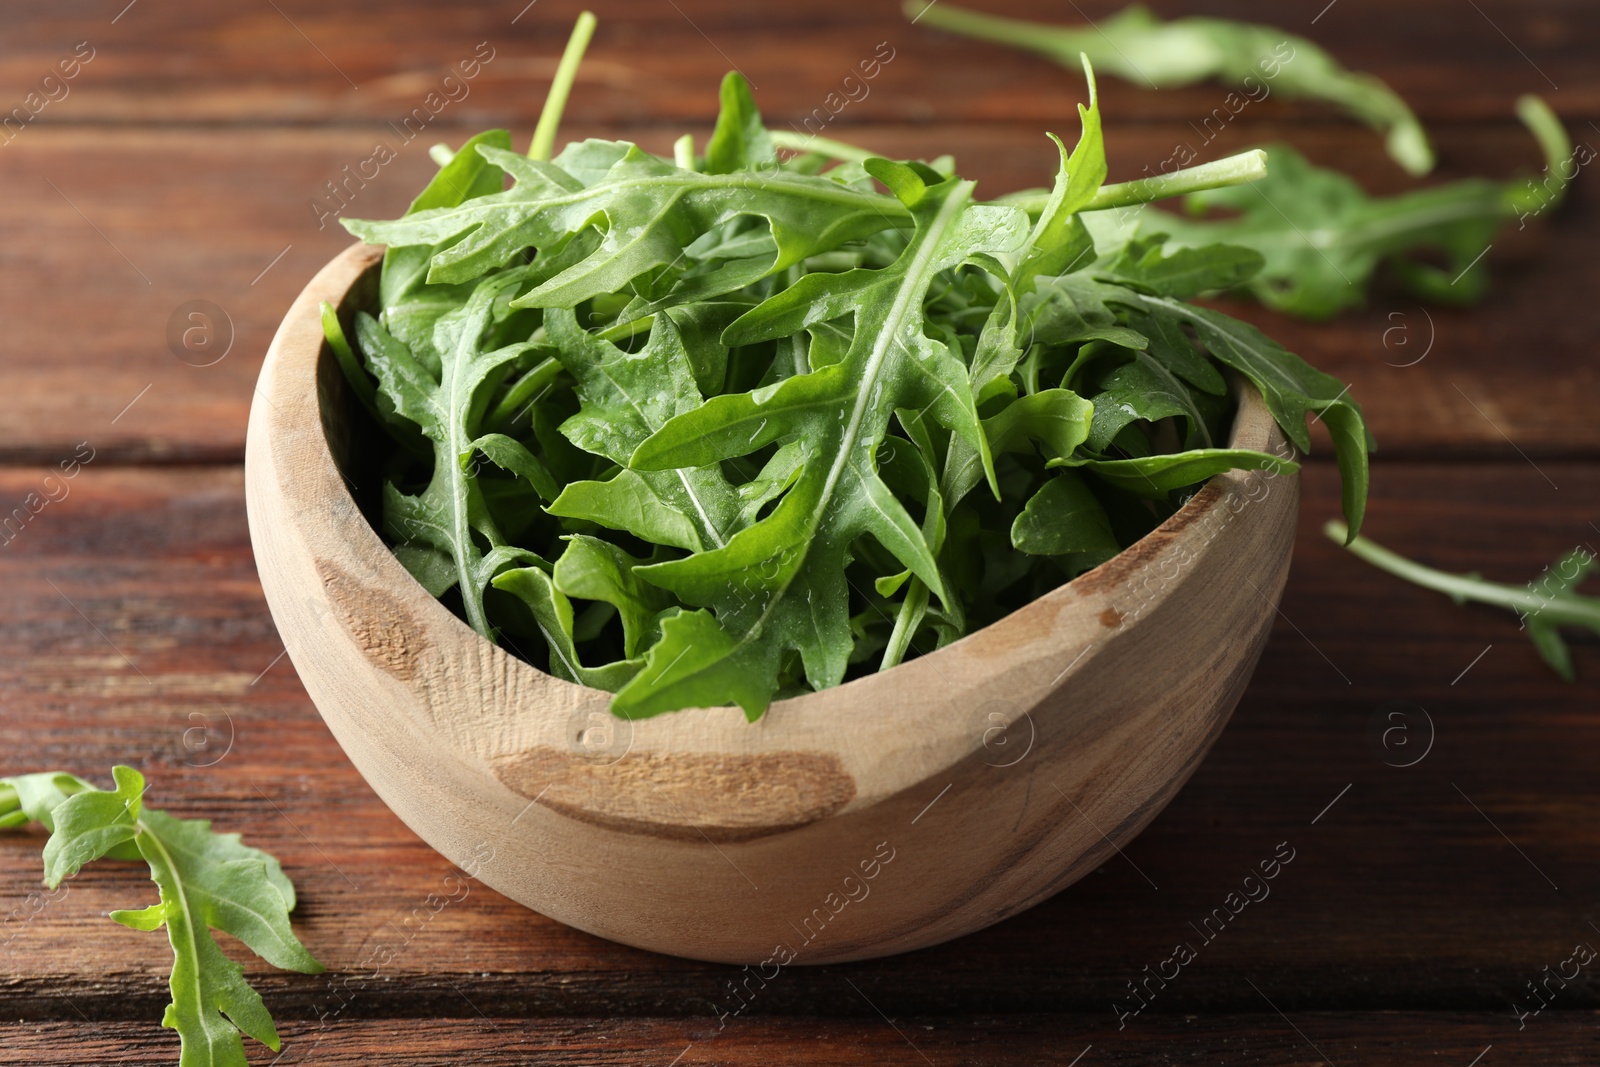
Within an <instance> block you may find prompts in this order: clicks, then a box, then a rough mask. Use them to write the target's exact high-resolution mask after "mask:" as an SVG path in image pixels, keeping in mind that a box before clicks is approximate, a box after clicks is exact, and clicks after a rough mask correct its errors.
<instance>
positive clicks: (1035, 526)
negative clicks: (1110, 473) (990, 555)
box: [1011, 471, 1122, 563]
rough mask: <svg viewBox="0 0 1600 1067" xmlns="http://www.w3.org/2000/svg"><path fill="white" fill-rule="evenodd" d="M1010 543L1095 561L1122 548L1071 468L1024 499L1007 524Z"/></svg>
mask: <svg viewBox="0 0 1600 1067" xmlns="http://www.w3.org/2000/svg"><path fill="white" fill-rule="evenodd" d="M1011 543H1012V544H1013V545H1014V546H1016V549H1017V551H1018V552H1026V553H1028V554H1029V555H1031V556H1062V555H1066V554H1068V553H1072V554H1075V555H1076V554H1082V555H1084V556H1092V557H1093V558H1094V560H1095V562H1096V563H1103V562H1104V561H1105V560H1108V559H1110V558H1111V557H1112V556H1115V555H1116V554H1117V553H1118V552H1121V551H1122V546H1121V545H1120V544H1119V543H1118V542H1117V538H1116V535H1115V534H1114V533H1112V532H1111V520H1110V519H1109V518H1107V517H1106V509H1105V508H1104V507H1102V506H1101V505H1100V501H1098V500H1096V499H1095V496H1094V494H1093V493H1092V492H1090V490H1089V486H1088V485H1087V484H1086V483H1085V482H1084V480H1083V479H1082V478H1081V477H1079V476H1078V475H1077V474H1076V473H1074V472H1073V471H1062V472H1060V473H1059V474H1057V475H1056V476H1055V477H1053V478H1051V479H1050V480H1049V481H1047V482H1045V483H1044V485H1043V486H1041V487H1040V489H1039V491H1038V492H1037V493H1035V494H1033V496H1032V497H1030V498H1029V499H1028V503H1027V505H1026V506H1025V507H1024V508H1023V509H1022V513H1021V514H1020V515H1018V516H1017V518H1016V521H1015V522H1013V523H1012V525H1011Z"/></svg>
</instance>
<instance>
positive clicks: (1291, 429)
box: [1122, 291, 1372, 536]
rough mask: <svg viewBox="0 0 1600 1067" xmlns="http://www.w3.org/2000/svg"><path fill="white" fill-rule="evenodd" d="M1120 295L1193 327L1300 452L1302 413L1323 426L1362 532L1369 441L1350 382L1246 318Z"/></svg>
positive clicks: (1352, 519)
mask: <svg viewBox="0 0 1600 1067" xmlns="http://www.w3.org/2000/svg"><path fill="white" fill-rule="evenodd" d="M1122 299H1126V300H1127V301H1128V303H1129V305H1130V306H1133V307H1136V308H1138V309H1139V310H1140V311H1142V312H1144V313H1146V314H1148V315H1150V316H1151V317H1153V318H1158V319H1166V320H1168V321H1169V322H1170V323H1172V324H1175V325H1177V326H1188V327H1190V328H1192V329H1193V330H1194V332H1195V336H1196V338H1197V339H1198V340H1199V341H1200V343H1201V344H1203V345H1204V346H1205V348H1206V350H1207V351H1208V352H1209V353H1210V354H1211V355H1212V357H1213V358H1215V359H1216V360H1218V361H1219V362H1221V363H1223V364H1225V365H1226V366H1229V367H1232V368H1233V369H1234V370H1236V371H1238V372H1239V373H1240V374H1243V375H1244V376H1245V377H1246V378H1248V379H1249V380H1250V382H1251V384H1252V385H1254V386H1255V387H1256V388H1257V389H1259V390H1260V391H1261V396H1262V398H1263V399H1264V400H1265V401H1266V402H1267V410H1268V411H1270V412H1272V417H1273V418H1274V419H1275V420H1276V421H1277V423H1278V425H1279V427H1281V428H1282V430H1283V432H1284V433H1285V434H1287V435H1288V437H1289V440H1291V441H1293V442H1294V444H1295V447H1297V448H1298V449H1299V450H1300V451H1301V452H1309V451H1311V431H1310V429H1309V427H1308V426H1307V424H1306V417H1307V416H1308V415H1315V416H1316V418H1317V419H1318V420H1319V421H1321V422H1322V423H1323V425H1325V426H1327V428H1328V432H1329V434H1330V435H1331V436H1332V438H1333V446H1334V453H1335V457H1336V458H1337V460H1338V464H1339V475H1340V478H1341V480H1342V486H1343V503H1344V514H1345V520H1346V521H1347V522H1348V523H1349V524H1350V529H1351V536H1354V535H1355V534H1357V533H1360V532H1361V519H1362V516H1363V515H1365V514H1366V506H1367V478H1368V471H1367V453H1368V452H1369V451H1370V450H1371V448H1372V441H1371V436H1370V434H1369V433H1368V431H1367V426H1366V421H1365V420H1364V419H1363V418H1362V415H1361V406H1360V405H1359V404H1357V403H1356V402H1355V401H1354V400H1351V399H1350V398H1349V396H1348V393H1349V390H1350V387H1349V386H1347V385H1344V384H1343V383H1342V382H1340V381H1339V380H1338V379H1337V378H1334V377H1332V376H1331V375H1327V374H1323V373H1322V372H1321V371H1318V370H1316V369H1314V368H1313V367H1312V366H1311V365H1310V364H1308V363H1306V362H1305V361H1304V360H1302V359H1301V358H1300V357H1299V356H1297V355H1295V354H1294V353H1292V352H1290V351H1289V350H1288V349H1286V348H1284V347H1283V346H1282V345H1280V344H1278V343H1277V342H1276V341H1274V340H1272V339H1271V338H1270V337H1268V336H1267V335H1266V334H1264V333H1262V332H1261V331H1260V330H1258V329H1256V328H1255V327H1254V326H1251V325H1250V324H1249V323H1247V322H1240V321H1239V320H1238V319H1233V318H1229V317H1228V316H1227V315H1224V314H1222V313H1221V312H1220V311H1213V310H1211V309H1210V308H1201V307H1195V306H1194V305H1193V304H1185V303H1183V302H1182V301H1180V300H1173V299H1172V298H1170V297H1164V296H1151V295H1148V294H1144V293H1132V292H1131V291H1130V292H1129V295H1128V296H1127V297H1125V298H1122Z"/></svg>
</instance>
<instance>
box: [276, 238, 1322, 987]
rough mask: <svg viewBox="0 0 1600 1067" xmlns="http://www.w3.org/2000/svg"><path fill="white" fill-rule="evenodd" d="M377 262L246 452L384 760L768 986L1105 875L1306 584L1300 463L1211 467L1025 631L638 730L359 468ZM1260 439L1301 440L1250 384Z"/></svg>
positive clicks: (316, 639)
mask: <svg viewBox="0 0 1600 1067" xmlns="http://www.w3.org/2000/svg"><path fill="white" fill-rule="evenodd" d="M380 255H381V250H380V249H374V248H370V247H364V246H360V245H357V246H354V247H352V248H350V249H348V250H346V251H345V252H344V253H343V254H342V255H340V256H339V257H338V258H336V259H334V260H333V261H332V262H331V263H329V264H328V265H327V266H326V267H324V268H323V269H322V271H321V272H320V273H319V274H318V275H317V276H316V277H315V278H314V279H313V280H312V282H311V284H310V285H308V286H307V287H306V289H305V291H304V292H302V293H301V294H300V296H299V298H298V299H297V300H296V301H295V303H294V306H293V307H292V308H291V309H290V311H289V314H288V316H287V317H286V318H285V319H284V321H283V325H282V326H281V327H280V328H279V330H278V334H277V337H276V338H275V339H274V340H273V342H272V347H271V349H270V350H269V351H268V353H267V359H266V364H265V366H264V367H263V368H262V371H261V380H260V384H259V386H258V388H257V393H256V402H255V403H254V405H253V406H252V408H251V412H250V431H249V444H248V449H247V453H246V460H245V475H246V491H247V497H248V501H249V511H250V536H251V540H252V542H253V544H254V547H255V554H256V563H257V566H258V568H259V569H260V573H261V584H262V587H263V588H264V589H265V591H266V597H267V602H268V604H269V605H271V608H272V616H273V619H274V620H275V621H276V622H277V625H278V630H279V632H280V633H281V634H282V635H283V641H284V644H285V645H286V646H287V648H288V650H289V655H290V656H291V657H292V658H293V660H294V665H295V669H296V670H297V671H298V672H299V674H300V678H301V680H302V681H303V682H304V683H305V687H306V690H307V691H308V692H309V693H310V694H311V698H312V700H313V701H315V702H316V705H317V708H318V709H319V710H320V711H321V713H322V716H323V718H324V719H326V720H327V723H328V726H329V728H330V729H331V730H332V731H333V734H334V736H335V737H337V738H338V740H339V743H340V744H341V745H343V746H344V750H345V752H346V753H348V755H349V756H350V759H351V761H352V762H354V763H355V765H356V767H357V769H358V770H360V772H361V773H362V775H364V776H365V777H366V779H367V781H368V782H369V783H371V785H372V787H373V788H374V789H375V790H376V791H377V792H378V795H379V796H381V797H382V798H383V800H384V802H385V803H387V804H388V805H389V807H390V808H392V809H393V810H394V811H395V813H396V814H397V815H399V816H400V818H401V819H403V820H404V821H405V822H406V824H407V825H408V826H410V827H411V828H412V829H413V830H415V831H416V832H417V833H418V834H420V835H421V836H422V837H423V839H424V840H426V841H427V842H428V843H429V844H431V845H432V846H433V847H434V848H436V849H438V850H439V851H440V852H441V853H443V854H444V855H445V856H446V857H447V858H449V859H450V860H451V861H452V862H454V863H456V864H458V865H460V866H461V867H462V868H463V869H464V870H466V871H467V872H469V873H472V874H475V875H476V876H477V877H478V878H480V879H481V880H482V881H484V882H485V883H487V884H488V885H490V886H492V887H493V888H495V889H497V890H499V891H500V892H502V893H504V894H506V895H507V896H509V897H511V898H513V899H515V900H518V901H521V902H522V903H524V904H526V905H527V906H528V907H530V908H533V909H535V910H537V911H539V912H542V913H543V914H545V915H548V916H550V917H552V918H554V919H557V920H560V921H561V922H564V923H567V924H569V925H571V926H575V927H577V928H579V929H581V930H587V931H590V932H591V933H595V934H599V935H601V936H602V937H608V938H611V939H612V940H615V941H621V942H624V943H626V944H629V945H636V946H639V947H641V948H647V949H653V950H655V951H658V952H667V953H672V954H674V955H679V956H690V957H694V958H697V959H703V960H717V961H725V962H732V963H745V964H754V965H759V970H758V972H757V973H759V974H760V975H761V976H762V978H763V980H764V979H767V978H771V977H772V974H773V973H776V972H775V971H774V972H772V973H769V972H768V968H780V969H781V967H783V966H785V965H788V964H790V963H834V962H839V961H843V960H858V959H866V958H870V957H874V956H883V955H887V954H890V953H895V952H904V951H906V950H908V949H914V948H919V947H921V946H924V945H932V944H936V943H938V942H941V941H946V940H949V939H950V938H953V937H958V936H960V935H962V934H966V933H970V932H972V931H974V930H978V929H981V928H982V927H985V926H988V925H989V924H991V923H994V922H998V921H999V920H1001V919H1003V918H1005V917H1006V916H1008V915H1013V914H1015V913H1016V912H1018V911H1021V910H1022V909H1024V908H1027V907H1029V906H1031V905H1033V904H1035V903H1037V902H1038V901H1040V900H1043V899H1044V898H1045V897H1048V896H1050V895H1051V894H1053V893H1055V892H1056V891H1058V890H1060V889H1061V888H1062V887H1064V886H1067V885H1070V884H1072V883H1073V882H1074V881H1076V880H1077V879H1078V878H1080V877H1082V876H1083V875H1084V874H1085V873H1087V872H1088V871H1091V870H1093V869H1094V868H1095V867H1097V866H1098V865H1100V864H1101V863H1103V862H1105V861H1106V859H1107V858H1108V857H1109V856H1110V854H1111V853H1112V850H1113V849H1116V848H1118V847H1120V846H1122V845H1125V844H1126V843H1127V842H1128V841H1129V840H1130V839H1131V838H1132V837H1133V836H1134V835H1135V834H1137V833H1138V832H1139V831H1140V830H1141V829H1142V828H1143V827H1144V826H1145V824H1147V823H1148V822H1149V821H1150V820H1151V819H1152V818H1154V817H1155V815H1156V813H1157V812H1159V811H1160V810H1161V809H1162V807H1163V806H1165V805H1166V803H1167V802H1168V801H1169V800H1171V799H1172V797H1173V795H1174V794H1175V793H1176V792H1177V791H1178V789H1179V787H1180V786H1182V785H1183V783H1184V781H1185V780H1186V779H1188V777H1189V775H1190V773H1191V772H1193V770H1194V768H1195V766H1196V765H1197V764H1198V763H1199V761H1200V758H1201V757H1202V756H1203V755H1204V754H1205V752H1206V750H1207V748H1209V747H1210V745H1211V743H1212V741H1213V740H1214V739H1215V738H1216V736H1217V734H1218V732H1219V731H1221V729H1222V727H1223V724H1224V723H1226V722H1227V719H1228V716H1229V714H1230V713H1231V712H1232V710H1233V707H1234V704H1235V703H1236V702H1237V701H1238V699H1239V695H1240V693H1241V692H1242V691H1243V690H1244V687H1245V683H1246V682H1247V681H1248V679H1249V677H1250V673H1251V670H1252V669H1253V668H1254V666H1255V663H1256V660H1257V658H1258V657H1259V655H1260V653H1261V648H1262V645H1263V644H1264V643H1265V641H1266V637H1267V633H1268V631H1269V629H1270V628H1271V624H1272V619H1273V615H1274V611H1275V606H1276V603H1277V600H1278V597H1279V595H1280V593H1281V592H1282V589H1283V584H1284V581H1285V579H1286V577H1287V575H1288V569H1289V556H1290V551H1291V548H1292V546H1293V538H1294V528H1295V513H1296V509H1297V507H1298V499H1299V484H1298V481H1297V479H1296V477H1294V476H1281V477H1271V476H1266V475H1262V474H1259V473H1251V474H1246V473H1243V472H1237V471H1236V472H1233V473H1230V474H1225V475H1221V476H1218V477H1216V478H1213V479H1212V480H1211V482H1210V483H1209V484H1208V485H1207V486H1206V487H1205V488H1204V489H1203V490H1202V491H1201V492H1200V493H1199V494H1197V495H1196V496H1195V497H1194V498H1193V499H1192V500H1191V501H1190V502H1189V503H1188V504H1187V505H1185V506H1184V507H1183V508H1182V510H1180V511H1179V512H1178V513H1177V514H1176V515H1174V516H1173V517H1172V518H1171V519H1170V520H1169V521H1168V522H1166V523H1165V524H1164V525H1163V526H1162V527H1161V528H1160V529H1158V530H1156V531H1155V532H1153V533H1151V534H1150V535H1149V536H1147V537H1145V538H1144V539H1143V540H1141V541H1139V542H1138V543H1137V544H1135V545H1133V546H1132V547H1130V548H1129V549H1128V550H1127V551H1125V552H1123V553H1122V554H1121V555H1119V556H1117V557H1116V558H1115V559H1113V560H1111V561H1110V562H1108V563H1106V564H1105V565H1104V566H1101V567H1099V568H1096V569H1095V570H1093V571H1090V572H1089V573H1087V574H1085V575H1082V576H1081V577H1079V578H1078V579H1076V580H1075V581H1072V582H1070V583H1068V584H1066V585H1064V586H1062V587H1060V588H1058V589H1056V590H1054V591H1053V592H1051V593H1049V594H1048V595H1046V596H1044V597H1041V598H1040V599H1039V600H1037V601H1035V602H1034V603H1032V604H1029V605H1028V606H1027V607H1025V608H1023V609H1021V610H1019V611H1017V612H1015V613H1013V614H1012V615H1009V616H1007V617H1006V618H1005V619H1003V620H1001V621H1000V622H997V623H995V624H994V625H992V626H989V627H987V628H985V629H983V630H980V631H978V632H976V633H974V634H971V635H970V636H968V637H966V638H964V639H963V640H961V641H958V642H956V643H955V644H953V645H950V646H949V647H947V648H944V649H941V650H939V651H937V652H934V653H932V654H930V655H926V656H922V657H920V658H918V659H914V660H912V661H910V662H908V663H905V664H903V665H901V666H898V667H895V668H894V669H893V670H890V671H887V672H884V673H880V674H874V675H871V676H869V677H864V678H860V679H858V680H856V681H852V682H849V683H847V684H845V685H841V686H839V687H837V688H834V689H828V690H825V691H823V692H819V693H813V694H809V695H806V696H802V697H798V698H795V699H792V700H784V701H780V702H778V703H776V704H774V705H773V706H772V707H771V709H770V710H769V711H768V712H767V714H766V715H765V717H763V718H762V719H761V720H760V721H758V722H756V723H754V724H751V723H748V722H746V721H745V718H744V716H743V714H742V713H741V712H740V711H739V710H738V709H737V708H732V707H726V708H701V709H693V710H688V711H681V712H676V713H673V714H668V715H662V716H659V717H657V718H654V719H648V720H644V721H640V722H631V723H630V722H628V721H625V720H620V719H617V718H614V717H613V716H612V715H611V714H610V713H609V711H608V710H607V708H608V702H609V696H610V695H609V694H607V693H604V692H600V691H598V690H594V689H588V688H585V687H583V686H578V685H573V684H571V683H569V682H565V681H561V680H559V679H556V678H554V677H551V676H550V675H548V674H545V673H544V672H542V671H540V670H538V669H536V668H534V667H532V666H530V665H529V664H527V663H526V662H524V661H522V660H520V659H517V658H515V657H513V656H512V655H510V654H509V653H507V652H505V651H503V650H502V649H500V648H498V647H496V646H495V645H493V644H491V643H489V642H488V641H485V640H483V639H482V638H481V637H479V636H478V635H477V634H476V633H474V632H473V631H472V630H471V629H470V628H469V627H468V626H467V625H466V624H465V623H463V622H461V621H460V620H458V619H457V618H456V617H455V616H454V615H452V614H451V613H450V611H449V610H448V609H446V608H445V607H444V606H443V605H442V604H440V603H439V602H438V601H436V600H435V599H434V598H433V597H431V596H429V595H428V593H427V592H426V591H425V590H424V589H423V588H422V586H420V585H418V584H417V582H416V581H415V580H413V579H412V577H411V576H410V574H408V573H407V572H406V570H405V568H404V567H402V566H401V565H400V563H399V562H398V561H397V560H396V559H395V558H394V556H393V555H392V554H391V553H390V551H389V549H388V548H387V547H386V546H385V545H384V543H383V542H382V541H381V540H380V539H379V537H378V534H377V533H376V532H374V529H373V527H372V525H371V523H370V522H369V520H368V518H367V514H365V513H364V512H363V507H362V506H361V505H360V504H358V501H357V498H356V496H353V495H352V490H351V488H350V487H351V486H352V485H364V486H369V487H370V486H371V485H372V483H373V481H374V479H373V478H372V477H371V472H368V473H367V475H365V476H363V475H360V474H358V473H356V472H355V471H354V469H353V467H354V466H355V465H358V464H359V462H360V460H359V449H352V448H351V447H350V446H351V439H350V434H349V429H348V427H349V426H350V424H351V421H352V419H351V413H352V411H353V408H352V407H351V406H350V404H349V399H348V397H347V396H346V390H345V385H344V382H343V380H342V378H341V377H340V375H339V371H338V368H337V366H336V364H335V362H334V359H333V357H332V355H331V353H329V352H328V351H327V350H326V348H325V346H324V343H323V337H322V329H321V326H320V324H319V318H318V302H319V301H322V300H328V301H330V302H332V303H333V304H334V305H335V306H337V307H340V308H341V310H342V313H343V314H344V315H346V316H348V315H349V314H351V313H352V312H353V310H354V309H355V308H357V307H362V306H370V302H371V301H373V300H374V299H375V293H376V279H377V264H378V262H379V258H380ZM1232 443H1233V444H1234V445H1236V446H1239V447H1245V448H1257V449H1266V450H1278V451H1280V453H1281V454H1285V455H1287V454H1290V453H1289V452H1288V450H1287V448H1286V446H1285V445H1284V443H1283V439H1282V437H1281V436H1280V435H1279V433H1278V430H1277V427H1276V426H1275V425H1274V423H1273V421H1272V419H1271V417H1270V416H1269V415H1268V413H1267V411H1266V408H1265V406H1264V405H1263V404H1262V402H1261V399H1260V397H1259V396H1257V395H1256V394H1255V393H1254V392H1253V391H1247V392H1245V393H1244V394H1243V395H1242V396H1241V404H1240V410H1239V415H1238V418H1237V420H1236V424H1235V426H1234V430H1233V435H1232ZM341 468H344V471H343V473H342V472H341ZM346 474H350V475H353V477H351V478H349V479H347V477H346ZM363 477H365V481H364V480H363ZM363 497H365V493H363ZM372 507H373V505H372V504H371V503H370V502H369V503H368V504H367V508H368V512H370V511H371V509H372ZM730 1010H731V1008H730Z"/></svg>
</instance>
